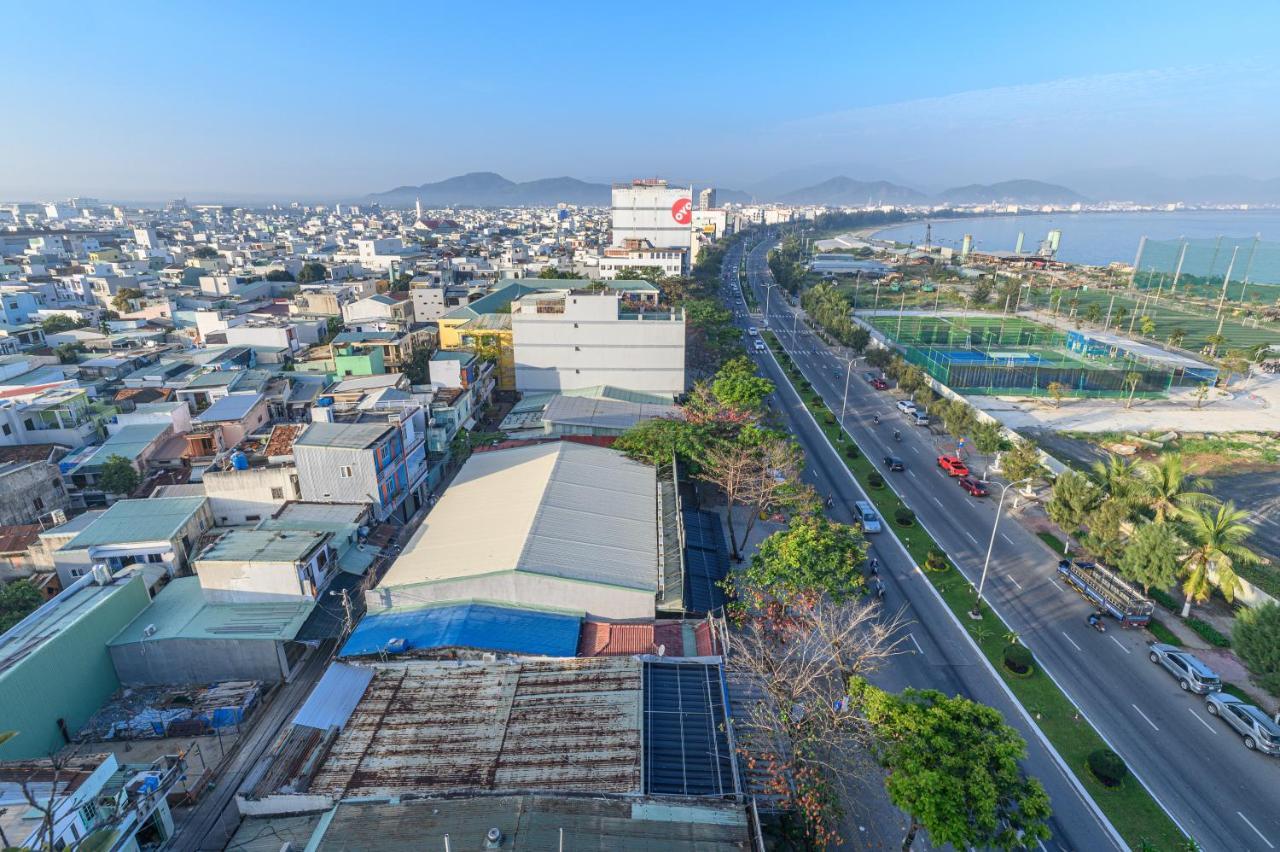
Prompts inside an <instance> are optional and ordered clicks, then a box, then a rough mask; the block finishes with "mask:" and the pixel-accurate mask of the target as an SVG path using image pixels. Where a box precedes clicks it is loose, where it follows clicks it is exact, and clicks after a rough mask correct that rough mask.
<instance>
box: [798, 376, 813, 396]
mask: <svg viewBox="0 0 1280 852" xmlns="http://www.w3.org/2000/svg"><path fill="white" fill-rule="evenodd" d="M800 390H802V391H804V392H805V393H808V392H809V391H811V390H813V385H811V384H810V383H809V380H808V379H801V380H800Z"/></svg>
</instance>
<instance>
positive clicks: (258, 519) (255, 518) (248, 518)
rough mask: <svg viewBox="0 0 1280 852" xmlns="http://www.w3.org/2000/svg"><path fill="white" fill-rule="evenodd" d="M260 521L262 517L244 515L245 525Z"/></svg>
mask: <svg viewBox="0 0 1280 852" xmlns="http://www.w3.org/2000/svg"><path fill="white" fill-rule="evenodd" d="M260 520H262V516H261V515H245V516H244V522H245V523H246V524H247V523H250V522H252V521H260Z"/></svg>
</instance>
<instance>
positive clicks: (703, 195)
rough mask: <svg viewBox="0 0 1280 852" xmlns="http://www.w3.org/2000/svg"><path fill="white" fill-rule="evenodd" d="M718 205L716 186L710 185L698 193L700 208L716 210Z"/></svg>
mask: <svg viewBox="0 0 1280 852" xmlns="http://www.w3.org/2000/svg"><path fill="white" fill-rule="evenodd" d="M715 206H716V190H715V187H713V186H709V187H707V188H706V189H704V190H702V192H699V193H698V209H699V210H714V209H715Z"/></svg>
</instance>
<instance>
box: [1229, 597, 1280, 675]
mask: <svg viewBox="0 0 1280 852" xmlns="http://www.w3.org/2000/svg"><path fill="white" fill-rule="evenodd" d="M1233 637H1234V639H1235V643H1236V653H1238V654H1239V655H1240V659H1241V660H1242V661H1243V662H1244V664H1245V665H1246V666H1248V667H1249V671H1250V672H1251V673H1252V674H1253V676H1254V678H1255V679H1256V680H1257V681H1258V685H1259V686H1261V687H1262V688H1263V689H1265V690H1267V691H1268V692H1270V693H1271V694H1273V695H1280V606H1277V605H1276V604H1274V603H1268V604H1265V605H1264V606H1260V607H1258V608H1257V609H1251V610H1248V611H1247V612H1243V613H1241V614H1240V617H1239V618H1237V619H1236V626H1235V629H1234V631H1233Z"/></svg>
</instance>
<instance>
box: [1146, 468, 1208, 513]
mask: <svg viewBox="0 0 1280 852" xmlns="http://www.w3.org/2000/svg"><path fill="white" fill-rule="evenodd" d="M1138 473H1139V474H1140V475H1141V476H1142V478H1143V480H1144V481H1145V485H1146V488H1145V490H1146V497H1147V501H1148V505H1149V506H1150V507H1151V510H1152V511H1153V512H1154V513H1155V517H1156V520H1157V521H1161V522H1163V521H1167V520H1170V519H1172V518H1176V517H1178V515H1180V514H1181V513H1182V512H1183V511H1184V510H1185V509H1190V508H1193V507H1195V506H1197V505H1199V504H1201V503H1203V502H1205V501H1206V500H1208V499H1209V495H1207V494H1204V493H1202V492H1200V491H1195V490H1193V489H1197V488H1206V487H1208V485H1209V480H1207V479H1205V478H1204V477H1202V476H1192V475H1191V474H1189V473H1187V470H1186V467H1185V466H1184V465H1183V462H1182V454H1181V453H1165V454H1164V455H1162V456H1160V457H1159V458H1158V459H1156V460H1155V461H1154V462H1145V463H1143V464H1140V465H1139V466H1138Z"/></svg>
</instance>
